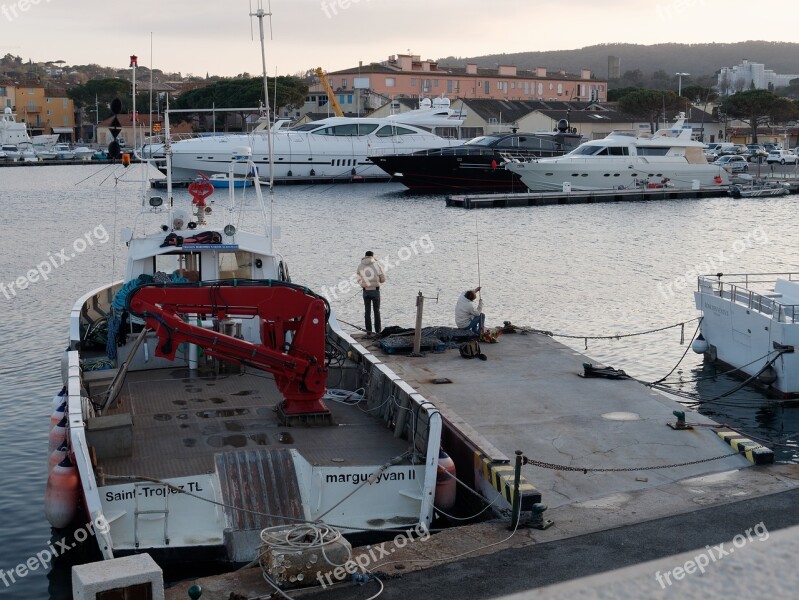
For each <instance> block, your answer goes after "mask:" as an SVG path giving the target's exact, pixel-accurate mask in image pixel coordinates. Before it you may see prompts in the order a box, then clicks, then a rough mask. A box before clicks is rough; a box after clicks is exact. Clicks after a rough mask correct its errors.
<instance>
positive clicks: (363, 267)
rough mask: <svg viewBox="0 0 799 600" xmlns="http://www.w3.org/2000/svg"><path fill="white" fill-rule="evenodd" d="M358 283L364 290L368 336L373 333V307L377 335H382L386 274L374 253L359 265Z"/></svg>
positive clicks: (367, 254) (370, 253) (364, 258)
mask: <svg viewBox="0 0 799 600" xmlns="http://www.w3.org/2000/svg"><path fill="white" fill-rule="evenodd" d="M357 276H358V283H359V284H361V288H363V305H364V319H365V321H366V332H367V334H370V333H372V307H374V311H375V333H380V331H381V330H382V327H380V284H381V283H385V281H386V274H385V273H384V272H383V267H381V266H380V263H379V262H378V261H377V260H376V259H375V256H374V252H372V251H371V250H368V251H367V252H366V254H365V255H364V257H363V258H362V259H361V264H360V265H358V271H357Z"/></svg>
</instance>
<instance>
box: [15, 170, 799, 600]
mask: <svg viewBox="0 0 799 600" xmlns="http://www.w3.org/2000/svg"><path fill="white" fill-rule="evenodd" d="M145 179H146V177H144V176H143V174H142V171H141V170H139V169H138V168H136V167H131V168H130V169H128V170H125V169H123V168H122V167H121V166H113V167H110V166H105V165H103V166H52V167H46V168H37V169H25V168H19V169H2V170H1V171H0V190H2V191H1V192H0V198H1V199H2V203H1V204H0V210H2V222H3V235H2V236H0V284H2V288H0V315H2V318H0V357H2V360H1V361H0V428H1V429H0V431H2V434H1V435H0V440H2V445H1V446H0V456H2V465H3V468H2V486H0V506H1V507H2V508H3V520H2V521H3V523H2V528H3V532H2V533H3V535H2V539H3V544H2V545H1V546H0V569H2V570H3V571H2V572H0V596H3V597H8V598H14V599H16V600H34V599H36V600H39V599H41V598H46V597H48V594H49V597H50V598H58V599H68V598H70V597H71V594H70V582H69V568H68V565H67V564H66V563H68V562H69V560H68V559H69V558H70V557H69V556H65V558H66V559H67V560H65V561H64V563H65V564H64V565H59V566H58V567H56V568H54V569H50V568H49V567H46V566H45V565H43V564H42V561H39V560H32V559H33V558H35V557H36V556H37V554H40V553H42V552H43V551H44V550H46V549H47V548H48V547H49V546H50V544H55V543H56V542H57V541H58V540H60V539H61V538H60V535H55V534H54V533H53V532H52V531H51V529H50V527H49V525H48V524H47V522H46V520H45V518H44V514H43V502H42V501H43V494H44V487H45V481H46V474H47V458H48V457H47V441H48V426H49V417H50V413H51V410H52V408H51V406H52V402H51V400H52V397H53V395H54V394H55V393H57V392H58V391H59V389H60V388H61V373H60V357H61V353H62V352H63V350H64V348H65V347H66V344H67V319H68V314H69V310H70V309H71V307H72V305H73V304H74V302H75V301H76V300H77V298H79V297H80V296H81V295H83V294H84V293H86V292H88V291H89V290H92V289H95V288H97V287H99V286H102V285H105V284H106V283H108V282H109V281H112V280H117V279H121V278H122V274H123V270H124V258H125V247H124V245H123V244H120V243H118V242H117V241H116V240H117V238H118V237H119V230H120V229H121V228H122V227H125V226H130V225H131V223H132V220H133V219H134V217H135V215H136V214H137V213H138V210H139V207H140V202H141V188H142V183H141V181H143V180H145ZM403 190H404V188H403V187H402V186H400V185H397V184H353V185H332V186H331V185H312V186H287V187H278V188H277V189H276V191H275V194H274V203H273V205H272V210H273V214H274V220H275V224H276V225H277V226H279V230H280V238H279V239H278V240H277V241H276V244H275V245H276V249H278V250H279V251H280V252H281V253H282V254H283V255H284V256H285V257H286V259H287V261H288V264H289V266H290V271H291V276H292V279H293V281H294V282H296V283H300V284H303V285H307V286H308V287H310V288H312V289H314V290H315V291H317V292H321V293H324V294H325V295H327V296H328V298H329V299H330V302H331V305H332V307H333V309H334V310H335V312H336V315H337V317H338V318H339V319H340V320H341V321H342V323H346V324H345V328H350V329H353V328H352V326H351V325H350V324H352V325H356V326H359V327H362V326H363V302H362V300H361V294H360V290H359V288H357V286H355V285H354V284H353V279H352V276H353V274H354V272H355V269H356V267H357V265H358V263H359V261H360V259H361V257H362V256H363V254H364V252H365V251H366V250H372V251H373V252H374V253H375V255H376V256H377V257H379V258H381V259H383V260H384V264H385V265H386V270H387V278H388V281H387V282H386V283H385V284H384V285H383V286H382V288H381V295H382V311H381V312H382V320H383V326H384V327H386V326H391V325H398V326H401V327H412V326H413V323H414V321H415V314H416V296H417V294H418V293H419V292H422V294H423V295H424V297H425V304H424V311H425V312H424V324H425V325H453V320H454V306H455V302H456V300H457V297H458V295H459V294H461V293H462V292H463V291H464V290H466V289H470V288H474V287H476V286H477V285H481V286H482V290H483V292H482V293H483V298H484V303H485V306H484V311H485V313H486V316H487V324H488V325H489V326H494V325H501V324H502V322H503V321H511V322H513V323H514V324H517V325H522V326H528V327H532V328H535V329H541V330H547V331H551V332H553V333H555V334H569V335H571V336H575V337H564V338H556V339H559V340H560V341H562V342H564V343H566V344H568V345H570V346H571V347H573V348H574V349H575V350H576V351H580V352H583V353H585V354H587V355H588V356H590V357H591V360H592V361H594V362H596V363H601V364H603V365H609V366H613V367H616V368H620V369H624V370H625V371H626V372H627V373H628V374H630V375H633V376H634V377H636V378H639V379H641V380H644V381H655V380H658V379H660V378H661V377H663V376H665V375H666V374H667V373H669V371H671V369H672V368H673V367H674V366H675V365H676V364H677V363H678V362H679V361H680V359H681V357H682V356H683V353H685V351H686V344H688V343H689V341H690V339H691V337H692V335H693V333H694V331H695V329H696V326H697V321H696V318H697V317H698V313H697V311H696V309H695V308H694V303H693V290H694V289H695V285H696V283H695V280H696V274H697V273H716V272H725V273H734V272H789V271H799V257H797V255H796V248H797V247H798V246H799V232H798V231H797V229H796V227H795V225H794V219H793V215H794V214H795V203H796V202H797V200H798V199H799V198H797V196H795V195H794V196H786V197H781V198H772V199H756V198H755V199H739V200H733V199H731V198H714V199H704V200H670V201H658V202H624V203H607V204H583V205H574V206H546V207H537V208H511V209H496V210H479V211H465V210H460V209H454V208H446V207H445V205H444V198H443V196H411V195H408V194H406V193H405V192H404V191H403ZM158 193H160V194H161V195H165V194H166V192H165V191H160V192H158ZM220 193H222V192H221V191H218V192H217V194H220ZM245 193H249V194H252V193H253V192H251V191H246V192H245ZM175 195H176V196H178V197H186V198H187V197H188V195H187V192H186V190H176V192H175ZM213 217H214V218H219V219H221V218H222V211H216V212H215V213H214V215H213ZM222 224H224V223H222ZM234 225H241V224H240V223H234ZM680 323H684V324H685V325H684V327H680V326H677V327H673V328H669V329H664V330H663V331H660V332H657V333H651V334H646V335H638V336H632V337H624V336H626V335H627V334H631V333H637V332H644V331H649V330H653V329H659V328H663V327H666V326H669V325H677V324H680ZM353 330H354V329H353ZM602 336H619V337H618V339H611V340H599V339H591V338H595V337H602ZM681 338H684V343H683V344H681V343H680V342H681ZM500 343H501V338H500ZM586 346H587V348H586ZM420 360H423V359H420ZM480 367H481V368H491V365H490V361H489V362H486V363H481V365H480ZM714 373H715V371H713V369H712V368H711V367H709V366H706V365H704V364H703V361H702V357H701V356H698V355H696V354H694V353H693V352H691V351H690V350H689V351H688V353H687V355H686V356H685V358H684V360H683V361H682V363H681V365H680V367H679V368H678V369H676V370H675V371H674V373H673V374H672V375H671V376H670V377H669V379H668V381H670V382H676V383H678V385H677V386H675V389H676V388H679V389H680V390H681V391H682V392H686V393H690V394H696V393H698V394H700V395H701V397H703V398H705V399H707V398H712V397H715V396H718V395H719V394H721V393H723V392H725V391H726V390H728V389H731V388H732V387H735V386H736V385H737V384H738V381H737V380H734V379H730V378H728V377H726V376H719V377H716V378H712V379H703V380H702V381H699V382H697V381H695V380H696V379H697V378H699V377H707V376H710V375H713V374H714ZM501 392H502V390H501V389H497V390H496V393H497V394H501ZM531 393H534V390H531ZM486 400H487V402H486V406H487V407H490V402H489V400H490V399H486ZM585 400H586V402H591V398H586V399H585ZM700 410H701V411H702V412H703V413H705V414H707V415H708V416H710V417H712V418H713V419H715V420H716V421H718V422H722V423H726V424H729V425H730V426H732V427H735V428H737V429H740V430H742V431H744V432H746V433H747V434H749V436H750V437H755V438H757V439H759V438H762V439H764V440H767V441H768V442H769V443H770V444H774V449H775V453H776V456H777V459H778V460H779V461H783V462H786V461H793V462H796V461H797V460H799V453H798V452H797V451H796V450H795V449H793V448H792V447H791V446H792V445H794V444H795V443H796V441H797V440H796V438H797V433H796V432H797V430H799V408H797V407H796V406H794V405H791V404H785V403H780V402H777V401H774V400H768V399H766V398H765V397H763V396H762V395H761V394H759V393H758V392H756V391H753V390H741V391H740V392H736V393H735V394H733V395H731V396H729V397H727V398H725V399H724V400H723V401H720V402H715V403H709V404H707V405H705V406H703V407H702V408H701V409H700ZM689 420H690V417H689ZM522 450H524V449H522ZM606 466H617V465H606ZM618 466H624V465H618ZM91 543H92V540H91V538H90V539H89V540H87V541H85V542H84V543H83V544H84V545H90V544H91ZM80 546H81V544H78V545H77V546H76V547H75V548H74V549H70V551H69V553H72V554H73V555H74V556H75V560H78V557H79V556H80V552H81V550H82V548H81V547H80ZM60 548H61V547H60V546H59V549H60ZM69 553H67V554H69ZM29 559H31V560H30V561H29ZM26 563H27V564H28V565H36V568H35V569H34V568H33V567H32V566H31V567H30V568H28V567H26V568H24V569H22V570H18V569H17V567H18V565H25V564H26ZM9 572H13V575H12V574H10V573H9ZM22 572H24V573H25V574H24V575H20V573H22Z"/></svg>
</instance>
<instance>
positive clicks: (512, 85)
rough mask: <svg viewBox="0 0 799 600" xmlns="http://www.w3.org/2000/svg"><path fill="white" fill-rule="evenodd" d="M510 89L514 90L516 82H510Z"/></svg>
mask: <svg viewBox="0 0 799 600" xmlns="http://www.w3.org/2000/svg"><path fill="white" fill-rule="evenodd" d="M510 89H512V90H515V89H516V82H515V81H511V82H510Z"/></svg>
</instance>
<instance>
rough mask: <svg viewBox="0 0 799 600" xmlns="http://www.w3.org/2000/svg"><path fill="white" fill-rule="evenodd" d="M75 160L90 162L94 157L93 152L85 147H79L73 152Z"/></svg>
mask: <svg viewBox="0 0 799 600" xmlns="http://www.w3.org/2000/svg"><path fill="white" fill-rule="evenodd" d="M72 152H73V153H74V157H75V159H76V160H91V159H92V156H94V150H93V149H91V148H87V147H86V146H80V147H78V148H75V149H74V150H73V151H72Z"/></svg>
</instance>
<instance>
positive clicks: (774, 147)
mask: <svg viewBox="0 0 799 600" xmlns="http://www.w3.org/2000/svg"><path fill="white" fill-rule="evenodd" d="M763 148H764V149H765V150H766V152H771V151H772V150H782V144H775V143H773V142H766V143H765V144H763Z"/></svg>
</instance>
